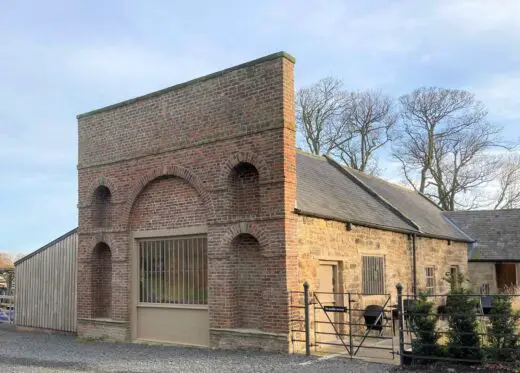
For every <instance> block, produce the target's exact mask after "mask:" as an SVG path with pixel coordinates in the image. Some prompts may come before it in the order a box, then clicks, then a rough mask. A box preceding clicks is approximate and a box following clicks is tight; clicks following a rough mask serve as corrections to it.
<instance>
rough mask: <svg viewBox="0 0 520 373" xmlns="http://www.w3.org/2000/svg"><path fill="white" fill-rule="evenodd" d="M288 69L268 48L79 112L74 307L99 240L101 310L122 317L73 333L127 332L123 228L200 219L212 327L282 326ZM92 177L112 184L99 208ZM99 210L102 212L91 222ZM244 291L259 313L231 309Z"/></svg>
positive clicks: (81, 303) (291, 129)
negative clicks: (105, 257)
mask: <svg viewBox="0 0 520 373" xmlns="http://www.w3.org/2000/svg"><path fill="white" fill-rule="evenodd" d="M292 75H293V62H292V61H291V60H290V59H288V58H287V57H284V56H282V55H278V56H275V57H272V58H268V59H264V60H262V61H258V62H256V63H253V64H250V65H247V66H243V67H241V68H238V69H232V70H228V71H224V72H221V73H217V74H214V75H212V76H210V77H207V78H202V79H200V80H198V81H196V82H192V83H189V84H184V85H182V86H179V87H176V88H173V89H167V90H164V91H163V92H159V93H157V94H152V95H149V96H148V97H143V98H140V99H136V100H133V101H132V102H127V103H125V104H123V105H117V106H115V107H112V108H108V109H106V110H100V111H97V112H93V113H88V114H86V115H82V116H79V117H78V118H79V120H78V121H79V161H78V182H79V204H78V207H79V252H78V264H79V265H78V267H79V270H78V317H79V318H84V319H89V318H93V317H96V316H95V315H96V314H97V313H98V312H97V311H96V310H97V309H98V308H99V304H97V303H96V299H97V298H96V297H95V294H96V291H97V290H98V289H93V287H94V286H93V284H97V282H96V281H93V280H92V277H93V273H94V272H93V270H92V268H94V267H95V266H97V265H98V264H97V263H98V262H96V258H95V256H94V254H93V253H94V251H93V250H94V247H95V246H96V244H98V243H99V242H105V243H106V244H107V245H108V246H109V247H110V252H111V262H112V266H111V271H112V279H111V288H112V289H111V291H112V294H111V299H112V302H111V308H110V315H108V316H109V318H110V319H112V320H116V321H124V322H125V324H117V325H118V326H117V327H114V326H110V327H105V326H103V327H100V326H99V325H98V324H95V327H93V326H92V325H94V324H93V323H92V322H91V323H90V324H87V326H88V327H87V326H85V323H83V324H82V325H81V326H80V327H78V333H79V334H80V335H81V334H85V335H87V334H92V333H94V334H96V333H97V334H99V333H102V331H100V332H98V330H101V329H103V330H104V329H106V330H104V331H103V332H105V331H107V332H108V333H112V332H113V333H115V334H117V336H118V338H119V337H120V336H121V335H122V334H121V333H123V332H122V330H124V333H127V334H125V338H126V337H127V336H128V335H129V331H130V326H129V322H130V315H131V312H132V304H133V302H132V299H131V296H130V294H131V284H132V277H131V269H132V263H131V262H132V253H131V250H132V247H133V243H132V242H131V239H130V235H131V233H132V232H133V231H138V230H139V231H142V230H156V229H176V228H183V227H193V226H200V225H207V229H208V234H207V235H208V282H209V309H210V312H209V314H210V326H211V327H212V328H234V327H249V328H255V329H259V330H263V331H267V332H277V333H285V334H287V333H288V311H287V309H288V305H287V286H288V280H287V276H286V269H287V266H288V265H289V260H286V257H287V255H286V252H285V250H286V247H287V246H289V247H291V245H292V243H294V237H292V236H291V235H292V234H293V233H294V231H292V230H290V229H288V226H290V225H291V223H290V222H289V223H288V222H287V221H288V217H289V215H290V212H291V211H292V209H293V208H294V198H295V190H294V186H295V168H294V162H295V160H294V152H295V146H294V144H295V125H294V110H293V99H294V96H293V90H294V88H293V77H292ZM100 185H102V186H105V187H107V188H108V189H109V190H110V199H109V201H108V204H107V205H105V206H104V207H103V208H104V209H105V210H104V211H105V213H104V214H100V213H99V208H100V206H99V203H96V197H95V191H96V189H97V188H98V187H99V186H100ZM236 206H238V208H235V207H236ZM100 216H107V218H104V220H105V221H102V223H100ZM101 220H103V219H101ZM240 234H250V235H252V236H253V237H255V239H256V240H257V241H258V245H257V246H255V248H254V255H253V254H252V255H251V256H250V255H249V254H247V255H237V250H239V251H240V252H241V253H242V251H243V250H246V248H238V247H236V245H233V240H234V239H235V238H236V237H237V236H238V235H240ZM286 242H290V244H289V245H286ZM252 262H255V263H256V272H258V274H259V277H253V276H249V280H250V281H249V282H248V284H249V285H250V287H251V288H250V289H246V287H244V286H243V287H242V288H238V289H237V287H236V282H237V275H241V274H242V275H245V274H244V272H243V271H238V270H237V269H238V268H240V267H241V266H243V265H249V264H251V263H252ZM294 263H295V262H293V263H292V266H293V268H294ZM107 281H108V280H107ZM95 286H98V285H95ZM237 290H238V295H239V296H237ZM250 290H253V291H252V292H251V291H250ZM253 293H260V294H259V295H258V297H257V298H256V299H257V300H258V299H262V303H263V307H262V308H261V310H262V312H259V311H258V310H255V312H254V313H252V314H250V315H246V316H244V315H241V316H240V318H238V317H236V309H237V301H239V303H238V304H239V307H241V308H243V309H247V310H248V311H249V308H250V306H248V305H247V304H246V303H247V302H246V301H249V300H250V294H253ZM244 294H246V295H244ZM240 295H244V296H240ZM98 303H99V302H98ZM103 325H105V324H103ZM97 334H96V335H97ZM243 339H244V336H243V335H242V336H241V338H240V340H243ZM240 343H242V342H240Z"/></svg>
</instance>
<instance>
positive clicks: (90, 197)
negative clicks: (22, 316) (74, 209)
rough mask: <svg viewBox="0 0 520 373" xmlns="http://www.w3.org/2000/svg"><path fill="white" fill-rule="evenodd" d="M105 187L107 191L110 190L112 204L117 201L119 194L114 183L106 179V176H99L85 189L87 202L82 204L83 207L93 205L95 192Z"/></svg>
mask: <svg viewBox="0 0 520 373" xmlns="http://www.w3.org/2000/svg"><path fill="white" fill-rule="evenodd" d="M102 185H103V186H106V187H107V188H108V189H110V194H111V195H112V198H113V200H112V203H114V201H118V200H119V198H118V197H119V194H118V193H117V187H116V184H115V183H114V181H112V179H111V178H107V177H106V176H99V177H97V178H96V179H95V180H92V181H91V182H90V184H89V186H88V188H87V200H86V203H85V204H83V206H90V205H92V204H93V203H94V199H95V193H94V192H95V191H96V189H97V188H98V187H99V186H102Z"/></svg>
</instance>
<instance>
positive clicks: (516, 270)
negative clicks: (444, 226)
mask: <svg viewBox="0 0 520 373" xmlns="http://www.w3.org/2000/svg"><path fill="white" fill-rule="evenodd" d="M445 214H446V216H447V217H449V219H450V220H451V221H453V222H454V223H455V224H457V225H458V226H459V227H460V228H461V229H463V230H464V231H465V232H467V233H468V234H469V235H471V236H472V237H473V238H474V239H475V240H476V242H475V243H474V244H473V245H472V247H471V250H470V252H469V279H470V281H471V283H472V284H473V285H474V286H475V287H476V289H475V290H476V291H482V292H484V293H496V292H499V291H503V290H506V289H507V288H511V287H515V286H519V285H520V210H519V209H511V210H488V211H486V210H476V211H453V212H446V213H445Z"/></svg>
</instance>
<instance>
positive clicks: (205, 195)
mask: <svg viewBox="0 0 520 373" xmlns="http://www.w3.org/2000/svg"><path fill="white" fill-rule="evenodd" d="M172 176H175V177H179V178H182V179H184V180H186V182H187V183H188V184H189V185H190V186H192V187H193V188H194V189H195V191H196V192H197V194H198V195H199V196H200V198H201V199H202V202H203V203H204V206H205V207H206V212H207V215H206V216H207V218H208V220H209V219H213V217H214V216H215V213H214V209H213V203H212V200H211V196H210V194H209V192H208V191H206V189H205V188H204V185H203V184H202V181H201V180H200V179H199V178H198V177H197V176H195V174H193V173H192V172H191V171H189V170H188V169H186V168H183V167H179V166H164V167H161V168H155V169H153V170H151V171H150V172H148V173H146V174H144V175H143V176H141V177H140V178H139V180H138V181H137V182H136V184H135V185H134V186H133V187H132V191H131V192H130V194H129V197H128V200H127V202H126V203H125V206H124V208H123V210H122V214H123V216H124V217H125V222H126V226H127V227H130V213H131V211H132V206H133V205H134V203H135V201H136V200H137V198H138V197H139V194H140V193H141V192H142V191H143V190H144V188H146V186H147V185H148V184H149V183H151V182H152V181H154V180H156V179H159V178H165V177H172Z"/></svg>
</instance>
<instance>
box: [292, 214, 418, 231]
mask: <svg viewBox="0 0 520 373" xmlns="http://www.w3.org/2000/svg"><path fill="white" fill-rule="evenodd" d="M294 213H295V214H298V215H302V216H309V217H313V218H319V219H326V220H332V221H337V222H339V223H351V224H354V225H357V226H360V227H367V228H376V229H381V230H385V231H389V232H396V233H404V234H415V233H417V231H414V230H412V229H409V230H408V229H399V228H394V227H389V226H386V225H380V224H374V223H367V222H364V221H359V220H355V219H341V218H336V217H334V216H330V215H324V214H319V213H315V212H309V211H305V210H301V209H298V208H295V209H294Z"/></svg>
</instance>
